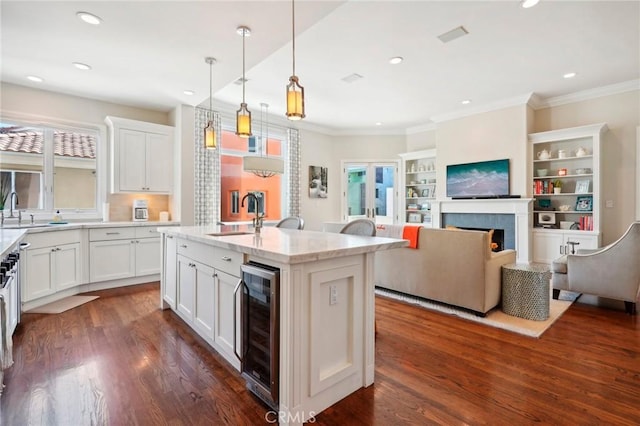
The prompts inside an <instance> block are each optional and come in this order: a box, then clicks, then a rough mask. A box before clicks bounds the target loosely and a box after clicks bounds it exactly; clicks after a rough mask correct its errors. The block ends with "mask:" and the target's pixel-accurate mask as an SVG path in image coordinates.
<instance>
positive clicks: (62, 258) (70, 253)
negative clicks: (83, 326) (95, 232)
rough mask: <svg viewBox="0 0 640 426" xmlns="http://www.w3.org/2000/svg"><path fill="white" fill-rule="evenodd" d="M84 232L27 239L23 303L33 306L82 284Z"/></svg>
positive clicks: (23, 267)
mask: <svg viewBox="0 0 640 426" xmlns="http://www.w3.org/2000/svg"><path fill="white" fill-rule="evenodd" d="M80 241H81V232H80V231H79V230H72V231H55V232H44V233H38V234H33V235H27V236H26V237H25V242H28V243H30V244H31V245H30V247H29V248H28V249H26V250H25V251H23V254H22V261H21V262H20V274H21V286H22V289H21V290H22V296H21V298H22V302H23V303H25V302H30V301H32V300H36V299H39V298H41V297H44V296H49V295H51V294H55V293H56V292H58V291H61V290H66V289H69V288H72V287H76V286H78V285H80V284H82V283H83V282H82V261H81V259H82V257H81V253H80V252H81V243H80Z"/></svg>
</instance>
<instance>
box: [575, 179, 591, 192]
mask: <svg viewBox="0 0 640 426" xmlns="http://www.w3.org/2000/svg"><path fill="white" fill-rule="evenodd" d="M590 184H591V181H590V180H589V179H583V180H579V181H577V182H576V194H588V193H589V186H590Z"/></svg>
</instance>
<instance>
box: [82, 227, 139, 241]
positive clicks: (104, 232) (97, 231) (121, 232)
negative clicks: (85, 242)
mask: <svg viewBox="0 0 640 426" xmlns="http://www.w3.org/2000/svg"><path fill="white" fill-rule="evenodd" d="M135 237H136V230H135V228H133V227H129V228H93V229H89V241H108V240H123V239H128V238H135Z"/></svg>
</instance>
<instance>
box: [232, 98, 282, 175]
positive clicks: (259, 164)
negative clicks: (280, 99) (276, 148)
mask: <svg viewBox="0 0 640 426" xmlns="http://www.w3.org/2000/svg"><path fill="white" fill-rule="evenodd" d="M264 123H266V125H265V127H264V128H263V125H264ZM265 129H266V131H265ZM260 135H261V139H262V140H261V143H260V145H259V146H258V147H257V148H258V150H259V152H260V155H259V156H258V155H252V156H246V157H244V159H243V161H242V168H243V170H244V171H245V172H249V173H253V174H254V175H256V176H258V177H261V178H270V177H272V176H275V175H277V174H282V173H284V161H283V160H282V159H281V158H276V157H269V156H268V155H266V156H263V155H262V154H263V153H264V154H266V153H267V146H268V143H269V105H268V104H265V103H261V104H260Z"/></svg>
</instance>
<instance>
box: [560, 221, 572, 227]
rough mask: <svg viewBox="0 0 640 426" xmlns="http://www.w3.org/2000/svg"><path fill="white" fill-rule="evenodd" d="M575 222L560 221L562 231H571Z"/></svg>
mask: <svg viewBox="0 0 640 426" xmlns="http://www.w3.org/2000/svg"><path fill="white" fill-rule="evenodd" d="M574 223H575V222H571V221H570V220H561V221H560V229H571V225H573V224H574Z"/></svg>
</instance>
